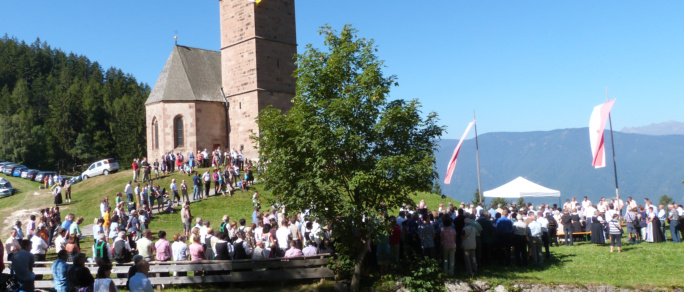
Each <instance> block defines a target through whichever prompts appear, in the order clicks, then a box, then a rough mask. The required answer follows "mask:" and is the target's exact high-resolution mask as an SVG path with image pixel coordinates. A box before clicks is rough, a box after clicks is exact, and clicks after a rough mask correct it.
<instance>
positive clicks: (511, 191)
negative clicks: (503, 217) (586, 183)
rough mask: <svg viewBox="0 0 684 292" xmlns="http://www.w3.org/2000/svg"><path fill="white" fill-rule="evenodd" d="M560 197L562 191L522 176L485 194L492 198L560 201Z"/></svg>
mask: <svg viewBox="0 0 684 292" xmlns="http://www.w3.org/2000/svg"><path fill="white" fill-rule="evenodd" d="M560 195H561V194H560V191H557V190H552V189H549V188H547V187H544V186H540V185H538V184H535V183H533V182H531V181H529V180H526V179H525V178H523V177H521V176H519V177H518V178H516V179H514V180H512V181H510V182H508V183H507V184H505V185H502V186H500V187H498V188H496V189H493V190H491V191H486V192H484V196H485V197H492V198H527V197H558V199H559V200H560Z"/></svg>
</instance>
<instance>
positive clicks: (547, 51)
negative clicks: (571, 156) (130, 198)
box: [0, 0, 684, 148]
mask: <svg viewBox="0 0 684 292" xmlns="http://www.w3.org/2000/svg"><path fill="white" fill-rule="evenodd" d="M245 1H247V0H245ZM262 1H269V0H262ZM218 5H219V4H218V1H216V0H211V1H209V0H200V1H198V0H195V1H175V0H169V1H129V0H120V1H42V0H39V1H3V2H2V4H0V10H1V11H2V17H0V33H2V34H5V33H6V34H8V35H9V36H11V37H16V38H17V39H19V40H24V41H26V42H29V43H31V42H33V41H34V40H35V39H36V38H37V37H40V39H41V41H47V42H48V44H50V45H51V46H52V47H53V48H61V49H62V50H64V51H67V52H74V53H76V54H82V55H86V56H87V57H88V58H90V59H91V60H93V61H98V62H99V63H100V64H101V65H102V66H103V67H105V68H108V67H111V66H114V67H117V68H120V69H122V70H123V71H125V72H127V73H131V74H132V75H133V76H135V77H136V78H137V79H138V80H139V81H142V82H146V83H148V84H150V86H154V83H155V82H156V79H157V77H158V75H159V73H160V72H161V69H162V67H163V65H164V62H165V61H166V59H167V57H168V55H169V53H170V52H171V49H172V46H173V36H174V34H176V31H177V35H178V38H179V44H182V45H187V46H193V47H199V48H205V49H213V50H218V49H219V45H220V40H219V6H218ZM296 14H297V16H296V17H297V34H298V35H297V37H298V43H299V48H300V50H302V49H303V48H304V46H305V45H306V44H308V43H313V44H314V45H315V46H317V47H321V46H322V38H321V37H320V36H319V35H318V34H317V33H316V31H317V29H318V27H319V26H321V25H323V24H326V23H328V24H330V25H331V26H333V28H336V29H339V28H341V27H342V26H343V25H344V24H347V23H350V24H353V26H354V27H355V28H357V29H358V30H359V31H360V36H363V37H367V38H373V39H375V41H376V43H377V45H378V47H379V52H378V54H379V56H380V58H382V59H384V60H386V65H387V69H386V70H385V72H386V73H387V74H396V75H397V76H398V78H399V79H398V81H399V84H400V85H399V87H396V88H394V89H393V90H392V94H391V97H392V98H403V99H410V98H417V99H419V100H420V101H421V102H422V104H423V110H424V111H425V112H428V111H436V112H437V113H439V115H440V118H441V122H442V123H443V124H445V125H447V126H448V133H447V134H446V135H445V136H444V138H454V139H457V138H459V137H460V135H461V134H462V131H463V130H464V129H465V126H466V125H467V123H468V122H469V121H470V120H471V119H472V111H473V110H476V111H477V116H478V131H479V132H480V133H486V132H499V131H515V132H517V131H537V130H551V129H558V128H574V127H586V126H587V124H588V121H589V115H590V114H591V110H592V108H593V106H595V105H598V104H599V103H601V102H604V101H605V99H606V96H605V88H606V87H608V90H609V93H610V97H611V98H617V99H618V101H617V102H616V104H615V106H614V108H613V125H614V128H615V129H621V128H623V127H632V126H642V125H647V124H651V123H659V122H664V121H668V120H679V121H682V119H681V118H680V116H681V112H682V109H684V82H682V81H683V80H684V70H683V68H684V54H683V52H684V38H682V34H681V29H682V28H684V2H682V1H648V2H647V1H615V0H606V1H548V0H547V1H531V0H530V1H487V0H485V1H384V0H378V1H361V0H345V1H329V0H325V1H313V0H298V1H297V2H296ZM471 135H472V134H471ZM587 148H588V147H587Z"/></svg>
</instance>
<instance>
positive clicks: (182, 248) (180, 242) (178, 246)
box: [171, 233, 190, 262]
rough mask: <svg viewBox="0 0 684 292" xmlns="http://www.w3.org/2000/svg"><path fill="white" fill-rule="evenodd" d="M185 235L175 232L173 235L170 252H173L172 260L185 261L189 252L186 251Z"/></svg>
mask: <svg viewBox="0 0 684 292" xmlns="http://www.w3.org/2000/svg"><path fill="white" fill-rule="evenodd" d="M186 239H187V236H185V235H181V234H180V233H176V235H174V236H173V244H172V245H171V253H172V254H173V261H174V262H179V261H187V260H188V256H189V255H190V252H189V251H188V245H187V244H186V243H185V240H186Z"/></svg>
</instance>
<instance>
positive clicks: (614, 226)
mask: <svg viewBox="0 0 684 292" xmlns="http://www.w3.org/2000/svg"><path fill="white" fill-rule="evenodd" d="M619 218H620V215H618V214H613V218H612V219H611V220H610V221H609V222H608V233H609V234H610V252H613V247H615V244H616V243H617V249H618V252H622V225H620V221H619V220H618V219H619Z"/></svg>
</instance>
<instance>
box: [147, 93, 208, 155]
mask: <svg viewBox="0 0 684 292" xmlns="http://www.w3.org/2000/svg"><path fill="white" fill-rule="evenodd" d="M177 116H181V117H183V136H184V143H183V144H184V145H183V146H182V147H174V140H173V139H174V135H173V120H174V118H175V117H177ZM154 118H156V119H157V120H158V123H159V125H158V129H159V135H158V136H159V148H158V149H155V148H154V141H153V140H154V133H153V131H154V127H153V126H152V121H153V120H154ZM196 119H197V115H196V112H195V104H194V103H192V102H163V103H162V102H160V103H155V104H150V105H147V116H146V121H145V122H146V125H147V137H150V138H151V139H147V157H148V159H149V160H150V161H154V160H155V159H159V158H160V157H161V155H162V154H163V153H166V152H167V151H171V150H173V151H174V152H182V153H185V154H186V155H187V152H189V151H192V150H194V151H195V152H196V151H197V140H196V138H195V137H196V136H197V133H196V130H195V129H196V127H195V123H196Z"/></svg>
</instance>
